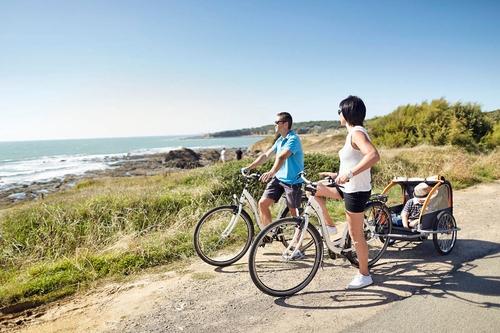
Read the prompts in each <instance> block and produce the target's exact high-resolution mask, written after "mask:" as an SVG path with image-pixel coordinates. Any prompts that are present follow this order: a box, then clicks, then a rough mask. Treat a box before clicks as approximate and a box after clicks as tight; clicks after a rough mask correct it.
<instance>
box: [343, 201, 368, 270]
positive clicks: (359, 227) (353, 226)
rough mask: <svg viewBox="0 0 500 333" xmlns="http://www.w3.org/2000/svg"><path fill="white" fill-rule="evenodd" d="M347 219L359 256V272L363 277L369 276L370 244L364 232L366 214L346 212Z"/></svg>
mask: <svg viewBox="0 0 500 333" xmlns="http://www.w3.org/2000/svg"><path fill="white" fill-rule="evenodd" d="M346 218H347V223H348V225H349V234H350V235H351V238H352V240H353V243H354V248H355V249H356V254H357V256H358V261H359V272H360V273H361V274H363V275H369V274H370V272H369V271H368V244H367V243H366V239H365V235H364V232H363V222H364V213H351V212H349V211H346Z"/></svg>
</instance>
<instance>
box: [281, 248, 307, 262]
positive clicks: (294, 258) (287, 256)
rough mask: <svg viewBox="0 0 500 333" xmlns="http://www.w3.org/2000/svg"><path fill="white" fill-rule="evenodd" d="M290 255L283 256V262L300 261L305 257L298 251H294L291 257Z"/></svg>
mask: <svg viewBox="0 0 500 333" xmlns="http://www.w3.org/2000/svg"><path fill="white" fill-rule="evenodd" d="M292 253H293V251H292ZM292 253H290V254H283V259H285V260H299V259H302V258H304V257H305V256H306V255H305V254H304V253H302V251H300V250H297V251H295V254H293V255H292Z"/></svg>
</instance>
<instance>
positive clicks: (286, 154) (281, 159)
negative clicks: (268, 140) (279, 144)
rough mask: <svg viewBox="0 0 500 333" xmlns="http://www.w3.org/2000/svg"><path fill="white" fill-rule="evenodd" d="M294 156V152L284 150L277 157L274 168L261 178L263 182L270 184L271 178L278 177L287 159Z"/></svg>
mask: <svg viewBox="0 0 500 333" xmlns="http://www.w3.org/2000/svg"><path fill="white" fill-rule="evenodd" d="M291 155H292V152H291V151H290V150H288V149H285V150H282V151H281V152H280V153H279V155H277V156H276V159H275V160H274V164H273V167H272V168H271V170H269V171H268V172H264V173H263V174H262V176H260V180H261V181H262V182H266V183H267V182H268V181H270V180H271V178H273V177H274V175H276V173H277V172H278V170H279V169H280V168H281V167H282V166H283V163H285V161H286V159H287V158H289V157H290V156H291Z"/></svg>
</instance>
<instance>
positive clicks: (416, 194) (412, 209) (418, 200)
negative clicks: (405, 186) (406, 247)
mask: <svg viewBox="0 0 500 333" xmlns="http://www.w3.org/2000/svg"><path fill="white" fill-rule="evenodd" d="M430 191H431V187H430V186H429V185H427V184H426V183H420V184H418V185H417V186H415V189H414V190H413V198H411V199H409V200H408V201H407V202H406V204H405V206H404V208H403V211H402V212H401V219H402V222H403V226H404V227H405V228H413V227H415V226H416V225H417V224H418V219H419V217H420V212H421V211H422V207H423V205H424V202H425V199H426V198H427V195H428V194H429V192H430Z"/></svg>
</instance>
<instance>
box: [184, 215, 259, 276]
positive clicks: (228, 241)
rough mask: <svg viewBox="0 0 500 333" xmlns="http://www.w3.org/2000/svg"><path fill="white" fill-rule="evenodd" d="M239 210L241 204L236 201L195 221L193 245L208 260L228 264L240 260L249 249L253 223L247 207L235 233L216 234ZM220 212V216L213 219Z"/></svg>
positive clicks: (222, 229)
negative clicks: (226, 235) (236, 203)
mask: <svg viewBox="0 0 500 333" xmlns="http://www.w3.org/2000/svg"><path fill="white" fill-rule="evenodd" d="M237 212H238V206H235V205H231V206H220V207H216V208H214V209H211V210H209V211H208V212H207V213H205V214H204V215H203V216H202V218H201V219H200V220H199V221H198V223H197V224H196V227H195V230H194V237H193V242H194V249H195V251H196V253H197V254H198V256H199V257H200V258H201V259H202V260H203V261H204V262H206V263H207V264H210V265H213V266H219V267H224V266H228V265H231V264H233V263H235V262H236V261H238V260H240V259H241V258H242V257H243V256H244V255H245V253H246V252H247V251H248V248H249V247H250V245H251V243H252V239H253V236H254V226H253V222H252V219H251V218H250V215H248V213H247V212H246V211H244V210H242V211H241V214H240V216H239V220H237V221H236V223H237V226H236V227H235V229H233V231H232V233H231V234H230V235H229V236H228V237H225V238H224V237H219V238H217V237H218V236H221V234H222V232H223V231H224V229H225V228H226V227H227V225H228V223H229V221H231V218H233V217H234V215H235V214H237ZM217 215H220V216H221V217H220V218H219V220H215V221H213V219H214V218H217ZM209 224H210V225H209ZM235 230H236V232H235ZM233 249H234V250H233Z"/></svg>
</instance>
